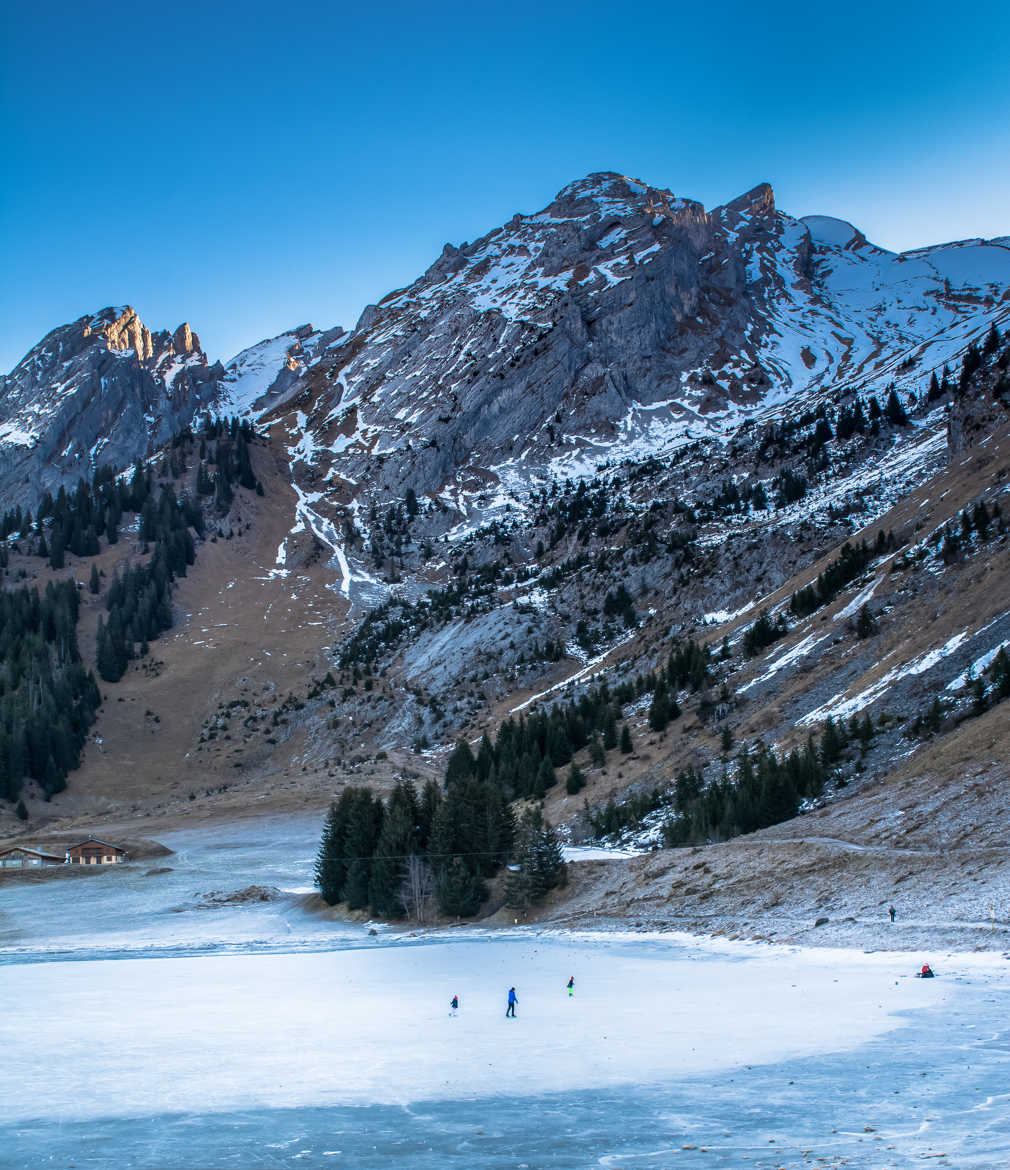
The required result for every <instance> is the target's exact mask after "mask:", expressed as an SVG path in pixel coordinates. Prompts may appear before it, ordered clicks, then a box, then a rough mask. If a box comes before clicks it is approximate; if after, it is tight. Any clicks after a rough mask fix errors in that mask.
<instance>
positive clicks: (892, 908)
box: [887, 906, 898, 922]
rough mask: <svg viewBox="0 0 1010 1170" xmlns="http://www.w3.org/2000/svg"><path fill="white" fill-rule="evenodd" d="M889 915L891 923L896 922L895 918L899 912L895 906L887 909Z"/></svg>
mask: <svg viewBox="0 0 1010 1170" xmlns="http://www.w3.org/2000/svg"><path fill="white" fill-rule="evenodd" d="M887 913H888V914H890V916H891V921H892V922H893V921H894V916H895V915H896V914H897V913H898V912H897V910H895V908H894V907H893V906H888V907H887Z"/></svg>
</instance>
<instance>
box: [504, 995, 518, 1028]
mask: <svg viewBox="0 0 1010 1170" xmlns="http://www.w3.org/2000/svg"><path fill="white" fill-rule="evenodd" d="M518 1002H519V997H518V996H517V995H516V989H515V988H514V987H510V988H509V1005H508V1007H507V1008H506V1009H505V1018H506V1019H508V1017H509V1016H511V1017H512V1019H513V1020H514V1019H515V1018H516V1004H517V1003H518Z"/></svg>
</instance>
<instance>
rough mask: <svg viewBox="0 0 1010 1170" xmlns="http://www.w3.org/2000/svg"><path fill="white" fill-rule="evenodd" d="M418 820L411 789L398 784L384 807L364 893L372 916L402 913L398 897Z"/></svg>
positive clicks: (411, 850) (403, 784)
mask: <svg viewBox="0 0 1010 1170" xmlns="http://www.w3.org/2000/svg"><path fill="white" fill-rule="evenodd" d="M418 820H419V808H418V801H417V793H416V792H415V791H414V786H413V785H412V784H409V783H408V782H407V781H406V780H398V781H397V783H396V786H395V787H394V789H393V791H392V792H391V793H390V796H389V800H388V801H387V803H386V811H385V813H384V815H383V818H382V831H381V832H380V834H379V838H378V841H377V843H376V846H375V855H374V857H373V858H372V867H371V874H370V877H369V886H368V892H369V901H370V903H371V907H372V913H373V914H378V915H380V916H381V917H383V918H399V917H400V916H401V915H402V914H403V912H404V906H403V902H402V900H401V894H402V892H403V881H404V877H405V876H406V872H407V858H408V857H409V856H410V855H411V854H412V853H414V851H415V850H416V848H417V829H418Z"/></svg>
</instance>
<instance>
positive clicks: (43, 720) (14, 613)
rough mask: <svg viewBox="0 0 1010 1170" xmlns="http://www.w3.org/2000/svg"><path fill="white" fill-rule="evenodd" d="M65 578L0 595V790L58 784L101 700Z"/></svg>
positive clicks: (7, 794)
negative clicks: (87, 666)
mask: <svg viewBox="0 0 1010 1170" xmlns="http://www.w3.org/2000/svg"><path fill="white" fill-rule="evenodd" d="M78 606H79V599H78V594H77V586H76V585H75V583H74V582H73V581H59V582H50V583H49V584H48V585H47V586H46V589H45V593H44V594H43V595H42V596H41V597H40V596H39V592H38V590H37V589H34V588H33V589H27V588H21V589H15V590H5V591H3V592H0V795H2V796H3V798H4V799H6V800H10V801H14V800H16V799H17V798H18V794H19V793H20V791H21V787H22V785H23V783H24V779H25V777H26V776H28V777H30V778H31V779H33V780H36V781H38V783H39V784H40V785H41V787H42V790H43V792H44V793H45V795H46V797H47V798H48V797H50V796H52V795H53V794H54V793H56V792H60V791H61V790H62V789H64V788H65V787H66V778H67V773H68V772H70V771H71V770H72V769H74V768H76V767H77V766H78V765H79V763H80V753H81V748H82V747H83V746H84V741H85V739H86V737H87V732H88V728H89V727H90V726H91V724H92V723H93V722H94V719H95V712H96V711H97V710H98V707H99V705H100V702H101V699H100V696H99V693H98V687H97V685H96V684H95V679H94V676H93V675H92V674H91V672H90V671H87V670H85V669H84V666H83V664H82V662H81V656H80V653H79V651H78V647H77V631H76V627H77V613H78Z"/></svg>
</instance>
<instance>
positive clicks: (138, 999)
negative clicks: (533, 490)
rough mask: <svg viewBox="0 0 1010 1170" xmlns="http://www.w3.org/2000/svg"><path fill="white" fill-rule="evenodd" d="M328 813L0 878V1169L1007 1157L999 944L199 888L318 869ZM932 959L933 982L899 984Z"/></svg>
mask: <svg viewBox="0 0 1010 1170" xmlns="http://www.w3.org/2000/svg"><path fill="white" fill-rule="evenodd" d="M319 822H320V818H318V817H315V818H308V817H306V818H302V819H301V820H300V821H289V822H285V823H275V822H266V821H264V822H262V823H257V822H253V821H250V822H247V823H246V824H244V825H236V826H232V827H231V828H229V829H227V830H224V829H215V830H207V829H199V830H193V831H191V832H188V833H180V834H175V835H173V836H172V837H171V838H167V837H162V838H161V839H162V840H164V841H166V843H167V844H169V845H170V846H171V847H172V848H174V849H176V853H175V854H174V855H173V856H171V857H167V858H165V859H159V860H158V861H157V862H155V863H154V865H153V866H152V867H151V868H154V867H158V866H171V867H172V872H171V873H168V874H160V875H151V876H149V877H147V878H144V876H143V875H144V874H145V873H146V872H147V868H148V867H143V866H141V867H124V868H123V869H122V870H121V871H119V872H116V873H112V872H110V873H108V874H96V875H94V876H93V877H87V878H79V879H72V880H59V879H58V880H52V881H47V882H39V883H25V884H14V883H9V884H7V885H5V886H4V889H3V899H4V900H3V917H2V922H0V924H2V928H3V931H4V935H3V939H2V946H0V960H2V963H0V1051H3V1052H4V1053H5V1060H4V1061H3V1062H0V1102H2V1109H0V1151H2V1153H0V1164H3V1165H4V1166H5V1167H6V1166H8V1165H9V1166H12V1167H23V1168H25V1170H29V1168H31V1170H34V1168H35V1167H41V1166H59V1167H67V1166H70V1165H74V1166H75V1167H77V1168H78V1170H91V1168H93V1167H94V1168H97V1167H99V1166H103V1167H104V1166H107V1165H109V1164H116V1165H124V1166H134V1167H145V1168H149V1170H176V1168H178V1170H182V1168H183V1167H185V1168H187V1170H190V1168H192V1167H195V1166H199V1167H231V1166H234V1167H242V1168H245V1167H249V1166H257V1167H288V1166H291V1167H295V1166H339V1165H345V1166H353V1167H355V1168H356V1170H357V1168H359V1167H386V1166H390V1165H393V1164H395V1165H397V1166H403V1167H408V1168H415V1167H416V1168H418V1170H435V1168H436V1167H437V1168H439V1170H442V1168H444V1167H446V1166H458V1167H466V1168H467V1170H471V1168H472V1170H492V1168H493V1170H498V1168H504V1167H515V1168H517V1170H518V1168H521V1167H526V1168H527V1170H534V1168H536V1170H540V1168H559V1170H560V1168H565V1170H576V1168H582V1167H589V1166H600V1167H611V1168H615V1170H616V1168H620V1167H626V1166H627V1167H631V1166H633V1167H635V1168H636V1170H638V1168H639V1167H649V1168H653V1170H658V1168H660V1167H668V1166H689V1167H694V1166H719V1167H730V1168H737V1170H739V1168H740V1167H744V1166H747V1167H751V1166H753V1167H769V1168H770V1167H772V1166H777V1167H778V1166H786V1167H790V1168H792V1167H799V1166H807V1165H810V1164H811V1163H813V1164H817V1162H816V1157H818V1156H821V1157H825V1158H826V1159H828V1161H827V1164H828V1165H838V1164H840V1161H841V1159H842V1158H843V1157H846V1158H848V1159H849V1163H848V1164H849V1165H851V1166H860V1167H867V1168H869V1167H873V1168H874V1170H876V1168H877V1167H902V1168H903V1167H911V1166H918V1165H921V1164H922V1161H923V1159H927V1158H928V1159H936V1162H935V1163H933V1164H939V1165H944V1164H949V1165H954V1166H958V1167H977V1168H979V1170H981V1168H983V1167H984V1168H986V1170H991V1168H992V1167H995V1166H997V1165H1005V1164H1007V1163H1008V1162H1010V1129H1008V1122H1007V1117H1008V1109H1007V1104H1008V1100H1010V1098H1008V1096H1007V1090H1006V1075H1005V1073H1006V1062H1007V1059H1008V1054H1010V1029H1008V1025H1007V1022H1006V1021H1007V1019H1008V1014H1007V1008H1008V1007H1010V996H1008V994H1007V991H1006V984H1007V977H1008V975H1010V964H1008V963H1007V962H1006V961H1005V960H1003V959H1002V958H1000V957H997V956H989V955H977V956H949V957H947V958H944V956H942V955H935V954H931V955H923V956H920V955H918V954H917V955H914V956H910V955H902V954H896V953H893V952H890V953H884V952H881V953H876V954H859V953H855V952H837V951H827V950H823V951H821V950H816V951H815V950H802V949H799V948H786V947H770V946H763V945H758V944H742V943H735V944H734V943H728V942H724V943H716V942H698V941H696V940H691V939H688V938H686V937H683V936H672V935H664V936H657V935H651V936H650V935H630V934H619V933H610V934H603V933H599V934H578V935H565V934H561V933H557V932H551V931H547V930H543V929H540V928H534V927H528V928H520V929H516V930H507V931H486V932H485V931H480V930H474V929H464V930H460V931H458V932H456V931H450V932H443V933H439V934H435V933H430V934H427V935H425V934H411V933H410V932H408V931H389V930H385V929H382V930H380V933H379V934H378V935H377V936H372V935H370V934H369V933H368V930H367V928H366V927H364V926H354V925H345V924H334V923H329V922H327V921H325V920H323V919H319V918H316V917H313V916H311V915H308V914H306V913H305V912H304V911H303V910H302V909H301V908H300V906H299V905H298V904H297V902H296V900H295V897H294V895H291V896H290V898H288V899H282V900H281V901H280V902H272V903H267V904H263V905H260V904H256V905H252V906H231V907H218V908H214V909H205V910H200V909H196V908H194V906H195V901H194V899H195V900H196V901H199V895H200V894H204V893H208V892H210V891H211V890H224V891H228V890H233V889H236V888H240V887H242V886H244V885H248V884H251V883H256V884H260V885H273V886H276V887H277V888H279V889H289V890H294V889H296V888H299V887H302V886H304V885H306V884H309V883H310V880H311V879H310V876H309V875H310V874H311V867H312V853H313V851H314V845H315V841H316V839H317V836H318V830H319ZM271 846H273V847H271ZM145 883H146V884H145ZM89 903H90V905H92V906H93V907H94V911H93V913H92V912H90V911H89V909H88V906H89ZM180 906H182V907H186V908H183V909H178V907H180ZM882 929H886V927H883V928H882ZM285 940H287V945H285ZM151 953H153V954H155V955H156V956H159V957H154V958H143V957H140V956H142V955H144V954H151ZM52 955H64V956H67V955H69V956H72V957H71V958H62V959H59V960H55V961H53V960H51V959H50V960H49V961H47V959H48V958H49V956H52ZM110 955H116V956H118V957H116V958H109V957H108V956H110ZM926 959H929V960H930V961H931V962H932V963H933V965H934V967H935V968H936V969H937V970H938V972H939V975H940V977H939V978H938V979H936V980H933V981H928V982H927V981H921V980H917V979H915V978H913V977H912V976H913V972H914V971H915V970H916V969H917V967H918V965H919V964H920V963H921V962H922V961H925V960H926ZM571 975H574V976H575V995H574V997H573V998H569V997H568V995H567V993H566V990H565V984H566V983H567V981H568V978H569V976H571ZM512 984H514V985H515V987H516V989H517V992H518V995H519V1014H518V1018H517V1019H515V1020H507V1019H505V1016H504V1009H505V992H506V990H507V989H508V987H509V986H510V985H512ZM453 994H458V995H459V997H460V1000H461V1006H460V1011H459V1014H458V1016H457V1017H455V1018H453V1017H450V1014H449V1000H450V998H451V997H452V995H453ZM702 1147H704V1152H703V1150H702ZM811 1151H813V1153H811ZM941 1154H945V1155H946V1158H947V1161H946V1162H945V1161H944V1160H943V1159H942V1158H940V1157H939V1156H940V1155H941Z"/></svg>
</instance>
